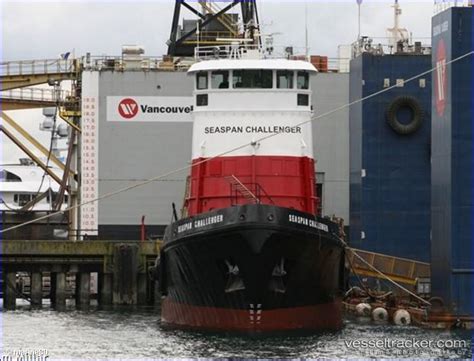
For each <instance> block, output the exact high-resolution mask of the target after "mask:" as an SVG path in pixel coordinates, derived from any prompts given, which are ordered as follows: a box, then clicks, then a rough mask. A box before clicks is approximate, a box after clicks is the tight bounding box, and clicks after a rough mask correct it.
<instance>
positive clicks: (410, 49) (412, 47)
mask: <svg viewBox="0 0 474 361" xmlns="http://www.w3.org/2000/svg"><path fill="white" fill-rule="evenodd" d="M389 40H390V39H389V38H371V37H367V36H364V37H362V38H360V39H359V40H358V41H355V42H354V43H352V45H351V47H352V49H351V52H352V54H351V57H352V58H355V57H356V56H358V55H359V54H361V53H371V54H375V55H391V54H396V53H407V54H420V55H421V54H424V55H429V54H431V45H429V44H426V39H409V40H405V41H403V42H400V43H399V44H396V45H393V44H390V42H389Z"/></svg>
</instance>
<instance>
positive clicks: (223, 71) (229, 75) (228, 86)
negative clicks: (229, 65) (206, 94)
mask: <svg viewBox="0 0 474 361" xmlns="http://www.w3.org/2000/svg"><path fill="white" fill-rule="evenodd" d="M214 73H227V79H226V77H225V76H224V79H223V81H222V83H221V84H220V85H222V84H223V83H225V81H226V80H227V87H221V86H220V85H219V86H217V87H215V86H214V81H213V77H214ZM210 74H211V82H210V83H211V89H213V90H216V89H217V90H219V89H230V85H231V84H230V81H229V78H230V77H231V71H230V70H213V71H211V72H210Z"/></svg>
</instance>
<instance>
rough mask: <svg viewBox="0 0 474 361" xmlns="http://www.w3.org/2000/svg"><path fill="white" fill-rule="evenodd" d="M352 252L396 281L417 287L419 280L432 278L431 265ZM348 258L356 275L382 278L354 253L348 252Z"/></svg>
mask: <svg viewBox="0 0 474 361" xmlns="http://www.w3.org/2000/svg"><path fill="white" fill-rule="evenodd" d="M352 251H354V252H356V253H357V254H358V255H359V256H360V257H362V258H363V259H364V260H365V261H366V262H367V263H369V264H370V265H372V266H373V267H375V268H376V269H378V270H379V271H380V272H382V273H383V274H385V275H386V276H388V277H390V278H391V279H393V280H394V281H397V282H402V283H406V284H410V285H415V283H416V279H417V278H425V277H430V273H431V272H430V264H429V263H425V262H419V261H414V260H411V259H407V258H399V257H392V256H387V255H384V254H380V253H375V252H369V251H362V250H360V249H354V248H352ZM347 256H348V258H349V261H350V263H351V264H352V267H353V271H354V272H355V273H356V274H358V275H361V276H368V277H376V278H380V277H381V276H380V274H378V273H377V272H375V271H374V270H373V269H372V268H370V267H369V266H368V265H367V264H365V263H364V262H362V261H361V260H360V259H358V258H357V257H356V256H355V255H354V254H353V252H348V253H347Z"/></svg>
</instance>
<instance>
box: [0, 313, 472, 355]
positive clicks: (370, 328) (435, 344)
mask: <svg viewBox="0 0 474 361" xmlns="http://www.w3.org/2000/svg"><path fill="white" fill-rule="evenodd" d="M1 318H2V319H1V321H2V324H3V325H2V332H3V335H2V337H1V339H2V344H3V345H2V356H5V355H11V354H14V353H17V354H18V353H19V352H37V353H39V352H42V353H43V354H45V355H47V356H48V358H47V359H48V360H56V359H66V358H67V359H72V358H74V359H128V360H129V359H172V358H260V359H273V358H283V359H303V358H304V359H308V358H311V359H316V358H318V359H321V358H323V359H336V358H343V359H349V358H394V359H397V358H398V359H400V358H408V359H413V358H420V359H440V358H442V359H460V358H461V359H472V332H471V331H462V330H452V331H444V330H424V329H420V328H417V327H413V326H409V327H396V326H392V325H387V324H374V323H373V322H371V321H370V320H357V319H346V320H345V321H344V327H343V329H342V330H340V331H338V332H327V333H306V334H277V335H253V336H250V335H235V334H215V333H201V332H199V333H198V332H191V331H184V330H172V329H167V328H165V327H163V326H162V325H161V324H160V322H159V310H156V309H153V308H140V309H130V308H122V309H113V310H102V309H99V308H90V309H88V310H76V309H74V308H69V309H67V310H66V311H63V312H57V311H54V310H51V309H49V308H48V307H47V306H46V307H44V308H43V309H42V310H30V309H29V307H28V306H27V305H26V304H25V305H20V306H18V307H17V310H16V311H4V312H3V313H2V315H1ZM2 359H3V358H2Z"/></svg>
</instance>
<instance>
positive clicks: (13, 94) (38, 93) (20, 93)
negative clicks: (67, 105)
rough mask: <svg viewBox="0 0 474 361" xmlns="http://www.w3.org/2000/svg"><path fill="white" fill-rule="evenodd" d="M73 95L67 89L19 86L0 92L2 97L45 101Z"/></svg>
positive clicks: (53, 100) (61, 99) (62, 99)
mask: <svg viewBox="0 0 474 361" xmlns="http://www.w3.org/2000/svg"><path fill="white" fill-rule="evenodd" d="M70 95H71V92H69V91H67V90H54V89H42V88H19V89H12V90H4V91H1V92H0V99H12V100H17V99H18V100H30V101H43V102H56V101H59V102H62V101H64V100H65V99H66V98H67V97H69V96H70Z"/></svg>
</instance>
